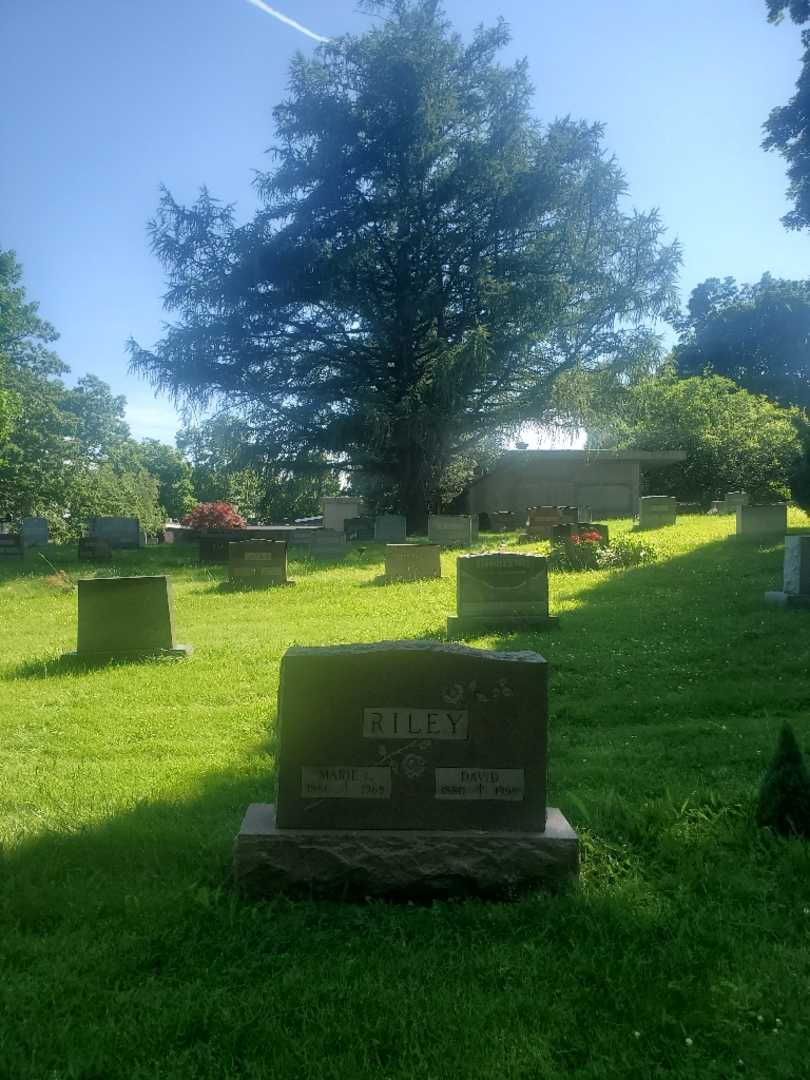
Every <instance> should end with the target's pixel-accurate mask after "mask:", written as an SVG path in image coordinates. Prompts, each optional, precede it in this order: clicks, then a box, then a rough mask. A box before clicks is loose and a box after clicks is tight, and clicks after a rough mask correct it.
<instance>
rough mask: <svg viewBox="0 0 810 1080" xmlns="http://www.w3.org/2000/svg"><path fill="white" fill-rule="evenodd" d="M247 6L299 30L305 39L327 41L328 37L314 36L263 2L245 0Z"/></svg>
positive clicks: (313, 33)
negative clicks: (251, 5)
mask: <svg viewBox="0 0 810 1080" xmlns="http://www.w3.org/2000/svg"><path fill="white" fill-rule="evenodd" d="M247 2H248V3H249V4H253V6H254V7H257V8H258V9H259V11H264V12H266V13H267V14H268V15H272V16H273V18H274V19H278V20H279V21H280V22H283V23H286V25H287V26H291V27H292V28H293V30H300V31H301V33H302V34H306V35H307V37H310V38H312V40H313V41H328V40H329V38H328V37H322V35H321V34H316V33H315V31H314V30H307V28H306V27H305V26H302V25H301V23H300V22H296V21H295V19H291V18H289V16H287V15H282V14H281V12H280V11H276V10H275V8H271V7H270V5H269V4H265V2H264V0H247Z"/></svg>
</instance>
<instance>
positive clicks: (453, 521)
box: [428, 514, 478, 547]
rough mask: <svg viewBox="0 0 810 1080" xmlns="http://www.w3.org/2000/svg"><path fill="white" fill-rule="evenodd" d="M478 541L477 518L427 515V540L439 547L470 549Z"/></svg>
mask: <svg viewBox="0 0 810 1080" xmlns="http://www.w3.org/2000/svg"><path fill="white" fill-rule="evenodd" d="M477 539H478V518H477V515H476V520H475V523H473V519H472V517H471V516H470V515H469V514H429V515H428V540H430V542H431V543H432V544H439V545H440V546H441V547H470V546H471V545H472V544H473V543H475V541H476V540H477Z"/></svg>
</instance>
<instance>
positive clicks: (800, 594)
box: [765, 535, 810, 607]
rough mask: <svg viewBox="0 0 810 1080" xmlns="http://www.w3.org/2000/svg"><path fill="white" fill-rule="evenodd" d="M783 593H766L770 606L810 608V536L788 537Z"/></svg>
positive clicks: (783, 571)
mask: <svg viewBox="0 0 810 1080" xmlns="http://www.w3.org/2000/svg"><path fill="white" fill-rule="evenodd" d="M782 579H783V584H782V591H781V592H766V593H765V599H766V601H767V602H768V603H770V604H779V605H780V606H782V607H810V535H805V536H786V537H785V557H784V562H783V567H782Z"/></svg>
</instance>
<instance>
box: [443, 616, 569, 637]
mask: <svg viewBox="0 0 810 1080" xmlns="http://www.w3.org/2000/svg"><path fill="white" fill-rule="evenodd" d="M558 623H559V619H558V618H557V616H556V615H448V616H447V636H448V637H464V635H465V634H467V635H472V634H483V633H486V631H487V630H548V629H549V628H551V627H552V626H557V624H558Z"/></svg>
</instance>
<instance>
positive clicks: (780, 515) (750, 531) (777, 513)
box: [736, 503, 787, 540]
mask: <svg viewBox="0 0 810 1080" xmlns="http://www.w3.org/2000/svg"><path fill="white" fill-rule="evenodd" d="M736 513H737V522H736V535H737V537H738V538H741V539H744V540H746V539H750V540H759V539H761V538H762V537H770V538H775V537H777V536H784V535H785V533H786V532H787V506H786V505H785V503H770V504H763V505H754V506H737V509H736Z"/></svg>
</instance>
